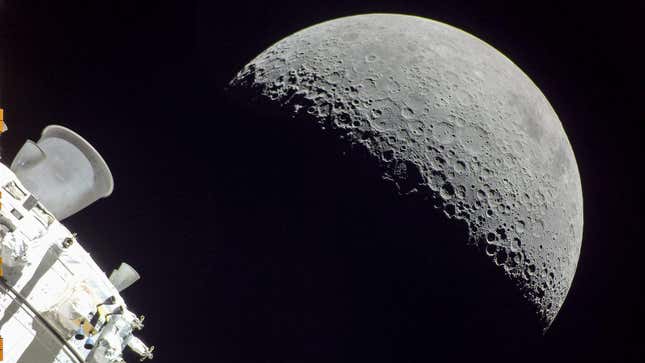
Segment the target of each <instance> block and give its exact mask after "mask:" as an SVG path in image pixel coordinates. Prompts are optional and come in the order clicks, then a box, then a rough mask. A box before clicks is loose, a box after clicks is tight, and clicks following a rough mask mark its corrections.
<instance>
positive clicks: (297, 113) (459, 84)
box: [230, 14, 583, 329]
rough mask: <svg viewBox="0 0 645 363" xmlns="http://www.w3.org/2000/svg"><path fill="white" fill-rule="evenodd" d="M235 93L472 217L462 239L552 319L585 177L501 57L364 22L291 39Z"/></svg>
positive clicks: (266, 56)
mask: <svg viewBox="0 0 645 363" xmlns="http://www.w3.org/2000/svg"><path fill="white" fill-rule="evenodd" d="M230 88H231V89H232V90H233V91H244V92H245V94H250V95H252V96H251V97H252V98H254V99H258V100H263V101H264V102H268V103H270V104H274V105H275V106H277V107H279V109H280V110H282V112H283V113H284V115H285V117H287V116H288V117H300V118H303V119H305V120H307V122H311V123H312V124H314V125H316V127H317V129H319V130H320V132H321V133H327V134H330V135H334V136H335V137H336V138H337V139H338V140H341V141H342V142H343V143H345V144H347V145H348V146H351V148H352V149H356V148H360V149H361V150H363V151H366V152H367V153H368V154H369V157H370V159H371V160H372V161H373V162H374V163H376V164H378V165H379V167H380V168H381V169H382V177H383V178H385V179H387V180H390V181H391V182H392V183H394V184H395V185H396V187H397V189H396V190H397V191H398V193H400V194H401V195H413V196H415V197H418V198H423V199H427V200H428V201H430V202H431V203H432V205H433V206H434V207H435V208H439V209H440V210H442V211H443V213H442V216H443V217H442V218H445V220H446V221H447V223H465V224H466V225H467V227H468V228H467V229H465V231H467V235H464V236H463V241H464V243H465V244H467V245H470V246H473V247H474V248H476V249H477V250H478V251H479V252H480V253H481V254H482V255H483V256H485V258H486V259H488V260H489V261H490V263H491V264H494V265H495V266H496V269H497V271H499V273H500V274H503V275H504V276H505V277H506V278H507V279H509V280H510V281H512V283H513V284H512V285H511V286H514V287H515V288H516V289H518V291H519V293H520V294H521V296H522V297H523V300H524V301H525V302H526V303H527V304H529V305H530V306H531V308H532V309H533V310H534V311H535V314H536V315H535V316H536V318H537V319H538V320H539V321H540V323H541V324H542V326H543V328H544V329H547V328H548V327H549V326H550V325H551V323H552V322H553V320H554V318H555V317H556V315H557V314H558V311H559V310H560V308H561V306H562V304H563V302H564V300H565V298H566V295H567V293H568V291H569V288H570V286H571V283H572V281H573V277H574V274H575V271H576V265H577V263H578V258H579V255H580V247H581V241H582V227H583V209H582V206H583V205H582V203H583V199H582V189H581V183H580V176H579V173H578V168H577V164H576V160H575V156H574V153H573V151H572V148H571V145H570V143H569V140H568V138H567V136H566V134H565V131H564V129H563V127H562V124H561V122H560V120H559V119H558V116H557V115H556V113H555V111H554V110H553V108H552V107H551V105H550V104H549V102H548V101H547V99H546V98H545V96H544V95H543V94H542V92H541V91H540V90H539V89H538V87H537V86H536V85H535V84H534V83H533V82H532V81H531V80H530V79H529V77H528V76H527V75H526V74H524V73H523V72H522V70H520V68H518V67H517V66H516V65H515V64H514V63H513V62H511V61H510V60H509V59H508V58H507V57H505V56H504V55H503V54H502V53H500V52H499V51H497V50H496V49H495V48H493V47H492V46H490V45H488V44H487V43H485V42H484V41H482V40H480V39H478V38H477V37H475V36H473V35H470V34H468V33H466V32H464V31H462V30H459V29H457V28H455V27H452V26H450V25H446V24H443V23H440V22H437V21H433V20H430V19H425V18H421V17H416V16H409V15H395V14H367V15H357V16H350V17H345V18H340V19H335V20H331V21H327V22H324V23H321V24H318V25H315V26H312V27H309V28H306V29H304V30H302V31H299V32H297V33H295V34H293V35H291V36H288V37H286V38H284V39H282V40H281V41H279V42H277V43H276V44H274V45H272V46H271V47H269V48H268V49H266V50H265V51H264V52H262V53H261V54H259V55H258V56H257V57H256V58H255V59H253V60H252V61H251V62H250V63H248V64H247V65H246V66H245V67H244V68H243V69H242V70H241V71H240V72H239V73H238V74H237V76H236V77H235V78H234V79H233V80H232V81H231V82H230Z"/></svg>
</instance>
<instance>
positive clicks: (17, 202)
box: [0, 109, 154, 363]
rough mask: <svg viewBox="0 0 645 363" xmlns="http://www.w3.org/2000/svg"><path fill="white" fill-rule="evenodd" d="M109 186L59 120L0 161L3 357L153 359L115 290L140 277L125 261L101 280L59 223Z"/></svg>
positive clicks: (110, 362) (30, 362) (56, 361)
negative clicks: (125, 354) (125, 355)
mask: <svg viewBox="0 0 645 363" xmlns="http://www.w3.org/2000/svg"><path fill="white" fill-rule="evenodd" d="M2 116H3V115H2V110H1V109H0V133H1V132H4V131H6V129H7V127H6V125H5V123H4V119H3V117H2ZM113 187H114V182H113V179H112V174H111V173H110V170H109V168H108V166H107V164H106V163H105V161H104V160H103V158H102V157H101V156H100V154H99V153H98V152H97V151H96V150H95V149H94V148H93V147H92V146H91V145H90V144H89V143H88V142H87V141H85V140H84V139H83V138H82V137H80V136H79V135H78V134H76V133H74V132H73V131H71V130H69V129H67V128H65V127H62V126H56V125H54V126H49V127H47V128H46V129H45V130H44V131H43V133H42V136H41V138H40V140H39V141H38V142H33V141H27V142H26V143H25V144H24V146H23V147H22V148H21V149H20V151H19V152H18V154H17V155H16V157H15V159H14V160H13V162H12V164H11V166H10V167H7V166H5V165H4V164H2V163H0V250H1V255H0V258H1V261H0V262H1V265H0V336H1V338H0V361H2V362H10V363H67V362H73V363H78V362H88V363H123V362H125V360H124V359H123V351H124V350H125V349H126V347H128V348H129V349H131V350H132V351H133V352H134V353H136V354H137V355H138V356H139V357H140V358H141V360H145V359H149V358H152V351H153V349H154V347H148V346H147V345H146V344H144V343H143V342H142V341H141V340H140V339H139V338H137V337H136V336H135V335H134V333H135V332H136V331H138V330H140V329H142V328H143V320H144V318H143V316H141V317H139V316H137V315H135V314H134V313H133V312H132V311H130V310H129V309H128V307H127V305H126V303H125V301H124V299H123V297H122V296H121V295H120V292H121V291H123V290H124V289H126V288H128V287H129V286H130V285H132V284H133V283H134V282H136V281H137V280H138V279H139V278H140V276H139V274H138V273H137V272H136V271H135V270H134V269H133V268H132V267H131V266H129V265H128V264H126V263H122V264H121V265H120V266H119V267H118V268H117V269H115V270H113V271H112V273H111V275H110V276H109V277H108V276H107V275H106V274H105V273H104V272H103V271H102V270H101V269H100V268H99V266H98V265H97V264H96V263H95V262H94V260H93V259H92V257H91V256H90V254H89V253H88V252H87V251H86V250H85V249H84V248H83V246H81V244H80V243H79V242H78V240H77V238H76V236H75V234H74V233H71V232H70V231H69V230H68V229H67V228H66V227H65V226H64V225H63V224H61V222H60V221H62V220H64V219H65V218H67V217H69V216H71V215H73V214H74V213H76V212H78V211H80V210H82V209H84V208H85V207H87V206H89V205H90V204H92V203H94V202H95V201H97V200H98V199H101V198H104V197H107V196H109V195H110V194H111V193H112V190H113Z"/></svg>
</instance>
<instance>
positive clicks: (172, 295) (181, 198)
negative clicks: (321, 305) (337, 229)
mask: <svg viewBox="0 0 645 363" xmlns="http://www.w3.org/2000/svg"><path fill="white" fill-rule="evenodd" d="M0 7H1V8H0V9H1V11H2V20H0V21H1V22H0V31H1V32H2V41H3V44H2V47H1V48H0V51H1V52H2V53H1V56H2V62H3V64H2V73H0V82H2V83H1V84H2V87H1V88H0V105H2V107H4V108H5V109H6V113H5V118H6V121H7V123H8V125H9V127H10V132H9V133H7V134H5V135H3V140H2V144H3V149H4V150H3V156H4V159H5V162H9V161H10V160H11V158H12V157H13V155H14V154H15V152H16V151H17V150H18V148H19V147H20V146H21V145H22V143H23V142H24V140H25V139H27V138H31V139H37V137H38V135H39V133H40V131H41V129H42V128H43V127H44V126H46V125H47V124H50V123H60V124H63V125H66V126H68V127H70V128H72V129H74V130H76V131H77V132H79V133H80V134H81V135H83V136H85V137H86V138H87V139H88V140H90V141H91V142H92V143H93V144H94V145H95V146H96V147H97V149H99V150H100V151H101V153H102V154H103V156H104V157H105V159H106V160H107V161H108V162H109V164H110V166H111V168H112V171H113V174H114V176H115V180H116V189H115V193H114V194H113V196H112V197H110V198H109V199H106V200H103V201H101V202H100V203H98V204H96V205H94V206H92V207H90V208H89V209H87V210H86V211H84V212H82V213H80V214H78V215H76V216H74V217H72V218H70V220H69V221H68V222H67V223H68V226H70V228H71V229H73V230H74V231H76V232H78V233H79V236H80V238H81V239H82V243H83V244H84V246H85V247H86V248H87V249H88V250H89V251H91V253H92V254H93V256H94V258H95V260H96V261H97V262H98V264H99V265H100V266H101V267H102V268H103V269H104V270H106V271H108V270H111V269H112V267H113V266H116V265H117V264H118V263H119V262H120V261H121V260H125V261H127V262H129V263H131V264H132V265H133V266H135V267H136V268H137V269H138V270H139V271H140V272H141V274H142V275H143V279H142V280H141V281H140V282H138V283H137V284H136V285H134V286H133V287H132V288H130V289H129V290H127V291H126V292H125V297H126V300H127V301H128V302H129V304H130V307H131V308H132V309H133V310H135V311H136V312H139V313H143V314H145V315H146V316H147V322H148V323H147V325H146V328H145V329H144V333H143V338H144V340H145V341H147V342H149V343H152V344H155V345H157V346H158V350H157V352H158V358H156V361H158V362H202V361H203V362H210V361H213V362H276V363H277V362H307V361H322V358H321V357H326V358H325V359H327V358H330V359H332V360H343V361H344V360H345V359H344V358H343V357H342V355H339V356H334V355H333V354H331V353H329V354H328V355H325V354H322V353H321V355H317V354H316V353H312V352H315V351H316V349H318V350H320V351H323V352H324V351H325V347H316V348H312V350H311V351H308V350H307V349H305V348H303V347H294V350H295V351H297V352H300V354H291V353H292V352H289V349H288V347H289V346H290V344H293V345H297V344H299V343H298V342H295V341H294V342H293V343H291V342H290V340H291V339H292V338H293V334H291V333H281V332H283V331H288V329H289V328H288V327H286V328H284V329H271V328H267V327H266V326H264V325H266V324H271V321H272V320H271V319H270V318H266V316H264V315H267V314H268V315H270V314H271V311H270V309H268V308H266V307H263V306H260V305H261V303H258V306H254V305H252V304H248V300H249V299H251V300H253V299H257V301H262V300H263V299H268V300H270V299H271V297H269V295H271V293H270V291H271V288H270V286H268V285H270V281H271V280H268V281H269V282H267V280H266V279H262V278H260V277H258V278H254V276H255V275H263V274H270V273H271V272H270V271H273V270H272V268H271V267H266V266H263V267H258V265H257V264H258V261H261V260H262V257H257V256H256V257H253V252H252V251H245V250H237V249H236V247H235V245H236V243H235V239H234V238H231V237H230V236H229V235H227V234H225V233H222V234H218V232H219V231H220V230H223V229H225V226H223V223H225V222H223V221H224V220H227V219H226V217H225V216H224V215H225V214H227V213H229V211H227V210H222V209H220V208H218V196H220V195H225V194H226V191H225V190H222V188H224V187H226V186H227V184H226V182H222V180H223V179H225V176H226V174H227V172H228V171H227V167H228V166H230V165H232V164H235V161H234V160H235V158H236V155H238V150H240V149H244V142H245V138H244V137H242V136H240V135H234V134H230V133H228V131H230V130H229V128H228V126H226V123H227V121H228V120H229V119H230V112H231V111H230V110H229V109H228V108H227V107H228V105H227V103H226V102H224V101H223V97H222V95H223V93H224V86H225V85H226V83H227V81H228V80H229V79H230V78H231V77H233V75H234V74H235V73H236V72H237V71H238V70H239V69H240V68H241V67H242V66H243V65H244V64H245V63H246V62H248V61H249V60H250V59H251V58H253V57H254V56H255V55H256V54H258V53H259V52H260V51H262V50H264V49H265V48H267V47H268V46H269V45H271V44H272V43H274V42H275V41H277V40H279V39H281V38H283V37H285V36H287V35H289V34H291V33H293V32H295V31H297V30H300V29H302V28H304V27H306V26H309V25H313V24H315V23H318V22H321V21H324V20H328V19H332V18H336V17H340V16H345V15H352V14H359V13H367V12H398V13H408V14H415V15H419V16H424V17H429V18H433V19H436V20H440V21H443V22H446V23H449V24H451V25H454V26H456V27H459V28H461V29H464V30H466V31H468V32H470V33H472V34H475V35H477V36H478V37H480V38H482V39H483V40H485V41H486V42H488V43H489V44H491V45H493V46H494V47H495V48H497V49H498V50H500V51H501V52H502V53H504V54H505V55H507V56H508V57H509V58H510V59H511V60H513V61H514V62H515V63H516V64H517V65H519V67H520V68H521V69H522V70H524V72H525V73H527V74H528V75H529V76H530V77H531V78H532V79H533V81H534V82H535V83H536V84H537V85H538V86H539V87H540V89H541V90H542V92H543V93H544V94H545V95H546V97H547V98H548V99H549V101H550V102H551V104H552V105H553V107H554V109H555V110H556V112H557V113H558V115H559V116H560V119H561V121H562V123H563V124H564V128H565V130H566V131H567V134H568V136H569V139H570V141H571V144H572V146H573V149H574V151H575V153H576V157H577V160H578V165H579V168H580V172H581V175H582V185H583V191H584V198H585V206H584V207H585V208H584V209H585V230H584V240H583V245H582V253H581V256H580V262H579V265H578V271H577V274H576V277H575V280H574V283H573V286H572V288H571V290H570V292H569V296H568V298H567V300H566V303H565V305H564V307H563V308H562V310H561V311H560V314H559V316H558V318H557V319H556V321H555V323H554V325H553V326H552V328H551V330H550V331H549V332H548V333H547V335H546V336H545V337H538V336H536V337H535V339H536V340H537V341H538V344H537V345H531V346H530V347H527V348H526V349H519V351H520V355H516V356H508V355H507V354H506V351H507V350H506V349H505V348H504V345H505V344H507V342H504V341H502V342H499V344H498V345H497V346H491V347H490V351H487V352H482V351H473V352H472V357H473V358H475V359H478V360H479V361H486V360H489V357H495V358H496V359H495V360H496V361H507V360H508V361H510V360H513V361H520V360H521V361H527V360H528V361H531V360H533V359H534V358H536V357H546V358H548V360H550V361H553V362H559V361H569V362H570V361H574V362H582V361H586V362H589V361H612V362H621V361H634V362H645V342H644V341H643V338H644V337H645V334H643V333H642V331H643V329H644V328H643V323H644V322H645V307H644V306H643V305H644V304H643V300H642V296H643V292H644V291H643V290H644V283H645V267H644V265H643V261H644V258H643V252H644V251H645V246H644V243H645V241H644V240H643V237H642V236H643V232H642V225H643V203H642V197H641V193H640V189H641V188H642V180H641V179H640V178H639V176H638V174H640V172H641V171H642V168H643V160H642V157H643V152H642V149H641V147H642V131H643V127H642V125H643V121H644V116H645V113H644V112H643V106H642V102H643V100H644V98H643V97H644V96H645V93H644V92H643V89H644V86H645V77H643V65H644V64H645V59H644V57H643V46H644V44H645V43H644V39H645V31H644V30H643V21H642V19H640V16H642V15H643V14H644V13H645V6H643V3H642V2H641V3H640V4H637V2H636V1H634V2H631V3H630V2H627V1H612V2H603V4H602V5H601V6H600V5H593V4H592V2H590V1H585V2H582V1H576V2H557V3H556V2H554V3H547V2H523V1H516V2H503V1H478V2H469V1H462V0H459V1H443V0H442V1H393V0H390V1H385V0H373V1H350V0H348V1H342V2H340V1H339V2H324V1H320V2H314V1H310V2H304V1H281V2H268V1H258V2H253V1H252V0H250V1H227V2H203V3H196V2H194V1H176V2H167V1H163V2H159V1H137V0H129V1H59V2H52V1H40V2H36V1H17V0H16V1H2V0H0ZM232 160H233V161H232ZM228 183H230V181H229V182H228ZM235 215H243V213H239V212H238V213H237V214H235ZM257 218H259V217H257V216H255V217H249V218H248V219H247V220H244V221H238V222H237V223H238V224H239V225H238V227H239V228H246V229H249V230H251V231H253V230H256V228H257V227H256V225H255V224H256V223H257ZM226 223H228V222H226ZM255 233H256V235H257V237H258V238H262V236H263V232H262V231H261V230H256V232H255ZM267 243H270V241H269V242H267ZM262 251H265V250H262ZM283 293H284V292H283ZM267 294H268V295H267ZM286 294H288V293H286ZM241 295H244V296H245V298H244V299H242V298H240V297H239V296H241ZM328 298H329V299H330V300H333V298H334V297H333V296H331V297H328ZM242 300H244V301H247V304H246V305H240V304H238V303H237V302H238V301H242ZM330 306H331V307H330V309H341V308H340V307H339V305H338V304H333V303H331V304H330ZM302 309H304V310H306V307H305V308H302ZM332 313H333V311H332ZM249 316H255V319H256V320H257V324H258V326H257V332H258V333H257V334H253V333H248V332H247V331H245V330H244V329H246V330H249V329H250V330H253V329H254V325H253V321H254V320H253V319H254V318H249ZM263 316H264V317H263ZM309 318H310V317H309ZM287 319H288V318H287ZM291 319H292V320H293V322H292V324H293V326H294V329H298V326H299V325H298V321H299V320H298V319H299V315H295V316H292V317H291ZM379 319H380V317H379V316H374V320H375V321H377V322H378V320H379ZM242 326H243V328H242ZM506 328H507V327H506V326H492V327H491V329H506ZM343 329H344V330H345V331H343V332H338V334H347V332H351V331H353V330H360V329H361V327H357V326H352V325H347V326H344V327H343ZM426 331H427V334H428V335H427V339H421V340H420V341H421V342H423V345H422V346H419V347H418V351H415V353H414V354H413V355H412V358H410V357H408V358H406V359H405V360H403V359H397V358H396V356H392V355H388V354H383V355H379V354H378V352H379V349H381V347H380V346H379V344H374V345H373V346H371V348H370V349H373V352H371V353H370V354H369V356H370V358H369V360H370V361H375V360H376V361H378V359H377V358H378V357H379V356H380V357H381V358H382V359H381V361H383V362H385V361H388V362H389V361H415V362H416V361H418V362H424V361H432V360H433V350H434V349H435V345H437V344H441V340H440V336H441V332H437V331H434V330H433V327H432V326H428V327H427V328H426ZM266 332H271V333H266ZM265 333H266V335H264V334H265ZM318 334H320V339H321V340H322V339H324V337H325V336H327V335H329V334H334V332H330V331H319V332H318ZM318 338H319V337H318V336H316V335H313V336H310V337H309V338H308V339H309V340H311V341H316V339H318ZM356 339H357V340H360V339H361V337H360V336H358V337H356ZM285 340H286V341H285ZM357 344H361V346H365V347H370V344H369V342H358V341H357ZM271 346H273V347H274V348H271ZM374 352H376V353H374ZM353 360H359V361H360V360H361V359H360V357H359V358H358V359H353ZM34 363H37V362H34Z"/></svg>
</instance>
